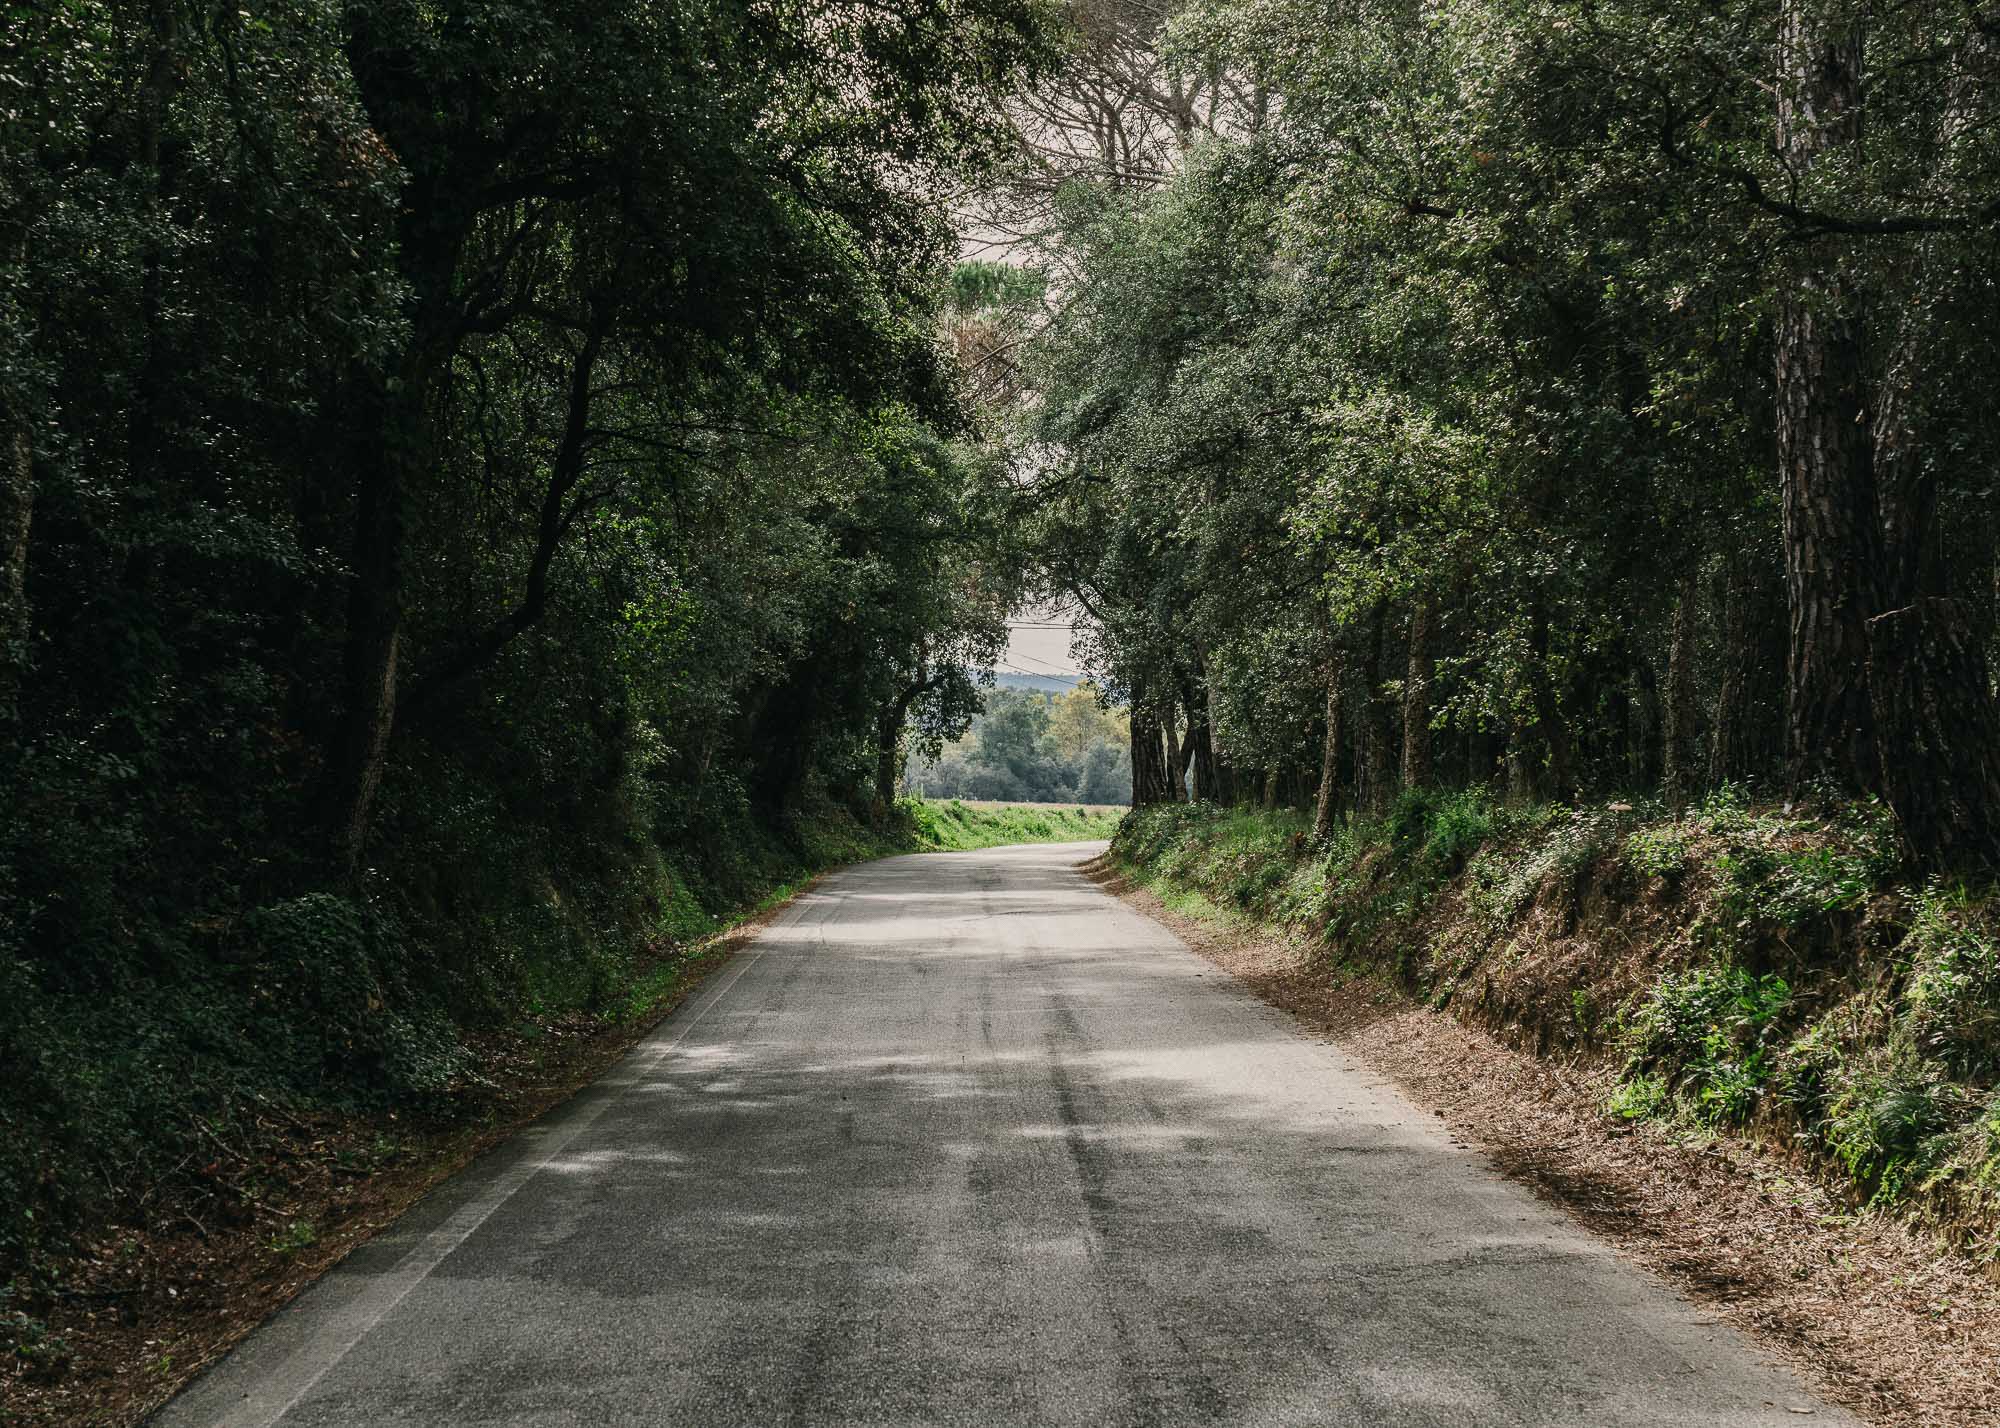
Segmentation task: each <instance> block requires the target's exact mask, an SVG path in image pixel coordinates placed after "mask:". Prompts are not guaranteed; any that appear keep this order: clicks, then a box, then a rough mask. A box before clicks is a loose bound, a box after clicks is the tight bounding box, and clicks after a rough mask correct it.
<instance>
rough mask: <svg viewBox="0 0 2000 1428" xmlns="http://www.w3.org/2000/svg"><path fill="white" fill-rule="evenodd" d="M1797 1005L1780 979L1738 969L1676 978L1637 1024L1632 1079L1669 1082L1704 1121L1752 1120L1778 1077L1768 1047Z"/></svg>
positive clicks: (1657, 989)
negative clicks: (1651, 1076) (1650, 1076)
mask: <svg viewBox="0 0 2000 1428" xmlns="http://www.w3.org/2000/svg"><path fill="white" fill-rule="evenodd" d="M1790 1001H1791V988H1790V986H1789V985H1788V984H1787V983H1786V982H1785V979H1784V978H1782V977H1780V976H1777V975H1775V974H1767V975H1765V976H1761V977H1760V976H1757V975H1755V974H1754V973H1752V972H1749V971H1747V970H1746V969H1744V968H1742V967H1733V966H1722V967H1703V968H1697V969H1695V970H1694V971H1691V972H1684V973H1679V974H1675V973H1669V974H1668V975H1666V976H1664V977H1662V978H1661V979H1660V980H1659V981H1658V982H1657V983H1655V984H1654V986H1653V989H1652V992H1651V993H1650V994H1649V996H1648V997H1647V999H1646V1001H1645V1002H1644V1004H1643V1005H1642V1006H1641V1007H1640V1009H1639V1012H1638V1015H1637V1016H1636V1017H1635V1018H1634V1019H1633V1020H1632V1023H1631V1026H1630V1030H1629V1033H1628V1038H1629V1039H1628V1047H1627V1050H1628V1056H1627V1062H1626V1074H1627V1077H1628V1078H1630V1077H1631V1076H1633V1075H1634V1074H1636V1073H1640V1072H1651V1073H1656V1074H1659V1075H1661V1076H1663V1077H1664V1078H1665V1079H1666V1080H1667V1081H1668V1082H1669V1083H1670V1084H1672V1085H1674V1086H1676V1087H1678V1088H1679V1089H1680V1091H1681V1092H1682V1093H1683V1100H1684V1101H1685V1103H1686V1104H1687V1107H1688V1109H1689V1110H1690V1111H1691V1112H1692V1113H1693V1114H1694V1115H1695V1117H1696V1118H1697V1119H1699V1120H1701V1121H1704V1122H1707V1123H1710V1124H1714V1123H1721V1122H1729V1123H1736V1122H1742V1121H1746V1120H1748V1119H1749V1118H1750V1116H1751V1114H1752V1113H1753V1112H1754V1111H1755V1110H1756V1107H1757V1103H1758V1100H1759V1099H1760V1098H1761V1097H1762V1095H1763V1092H1764V1087H1765V1084H1766V1082H1767V1081H1768V1080H1769V1079H1770V1074H1771V1048H1770V1046H1769V1044H1768V1043H1769V1040H1770V1037H1771V1034H1772V1032H1773V1030H1774V1027H1775V1023H1776V1022H1777V1021H1778V1019H1779V1017H1780V1016H1781V1015H1782V1013H1783V1012H1784V1010H1785V1008H1786V1006H1787V1005H1788V1004H1789V1003H1790Z"/></svg>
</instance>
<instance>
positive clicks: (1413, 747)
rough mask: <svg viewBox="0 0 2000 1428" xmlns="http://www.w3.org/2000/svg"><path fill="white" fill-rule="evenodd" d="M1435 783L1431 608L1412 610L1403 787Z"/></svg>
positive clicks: (1426, 604) (1422, 600)
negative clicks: (1433, 775) (1433, 774)
mask: <svg viewBox="0 0 2000 1428" xmlns="http://www.w3.org/2000/svg"><path fill="white" fill-rule="evenodd" d="M1430 782H1431V604H1430V600H1429V599H1428V598H1426V597H1424V596H1418V597H1417V602H1416V604H1415V605H1413V606H1411V607H1410V653H1409V660H1408V662H1407V663H1406V665H1405V667H1404V675H1403V787H1405V788H1426V787H1428V786H1429V785H1430Z"/></svg>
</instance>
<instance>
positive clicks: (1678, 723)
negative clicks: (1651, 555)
mask: <svg viewBox="0 0 2000 1428" xmlns="http://www.w3.org/2000/svg"><path fill="white" fill-rule="evenodd" d="M1699 596H1700V589H1699V585H1698V582H1697V581H1696V579H1695V577H1694V576H1693V575H1692V574H1685V575H1683V576H1682V577H1681V581H1680V592H1679V594H1678V596H1677V597H1676V598H1675V600H1674V620H1673V634H1672V637H1671V642H1670V644H1669V648H1668V652H1667V721H1666V731H1665V748H1664V750H1663V752H1664V754H1665V761H1666V771H1665V778H1664V783H1665V786H1666V795H1667V809H1668V811H1669V812H1671V813H1672V814H1673V815H1674V816H1675V817H1677V818H1678V817H1679V816H1680V815H1681V814H1682V813H1684V812H1686V810H1687V806H1688V802H1689V800H1690V799H1692V798H1693V797H1694V792H1695V768H1694V761H1695V728H1694V722H1695V718H1694V716H1695V688H1694V635H1695V603H1696V601H1697V600H1698V598H1699Z"/></svg>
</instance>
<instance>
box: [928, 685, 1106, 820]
mask: <svg viewBox="0 0 2000 1428" xmlns="http://www.w3.org/2000/svg"><path fill="white" fill-rule="evenodd" d="M1128 737H1129V734H1128V730H1127V728H1126V724H1125V719H1124V717H1123V716H1122V715H1121V714H1120V713H1119V712H1118V711H1115V710H1111V709H1107V708H1106V707H1104V705H1103V704H1102V702H1101V698H1100V696H1099V694H1098V692H1097V690H1096V689H1095V687H1093V686H1092V685H1090V684H1088V683H1084V684H1079V685H1077V686H1076V687H1075V688H1073V689H1071V690H1070V691H1069V692H1068V693H1067V694H1061V695H1057V694H1052V693H1045V692H1043V691H1040V690H1034V689H1010V688H1000V689H993V690H988V691H987V692H986V693H985V696H984V698H983V700H982V703H981V707H980V711H979V713H978V714H976V715H975V716H974V717H973V719H972V721H971V723H970V724H969V725H968V726H967V728H966V731H965V733H964V734H962V735H961V736H960V737H959V738H958V739H956V740H954V741H952V742H951V743H950V744H949V745H945V746H942V747H940V748H939V750H938V751H937V756H936V757H935V758H931V759H927V760H923V761H913V762H912V763H911V765H910V767H909V768H908V769H907V770H906V771H905V773H904V775H903V784H904V787H906V788H908V789H911V790H914V791H916V792H918V793H920V794H925V795H930V796H934V797H939V798H973V799H1000V800H1004V801H1018V802H1029V803H1069V802H1075V803H1092V804H1106V803H1110V804H1123V803H1128V802H1130V800H1131V797H1132V759H1131V754H1130V752H1129V751H1128V750H1127V748H1126V741H1127V738H1128Z"/></svg>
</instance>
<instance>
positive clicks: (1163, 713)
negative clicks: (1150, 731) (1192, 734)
mask: <svg viewBox="0 0 2000 1428" xmlns="http://www.w3.org/2000/svg"><path fill="white" fill-rule="evenodd" d="M1180 722H1181V719H1180V711H1179V710H1178V709H1176V708H1175V707H1174V700H1173V699H1172V698H1167V699H1163V700H1161V701H1160V729H1161V732H1162V733H1164V734H1165V735H1166V740H1167V754H1166V762H1165V764H1164V765H1162V767H1161V779H1160V796H1161V797H1162V798H1164V799H1165V800H1166V801H1167V802H1168V803H1180V802H1182V801H1184V800H1185V799H1186V797H1187V786H1186V785H1185V784H1184V783H1182V782H1181V733H1180Z"/></svg>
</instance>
